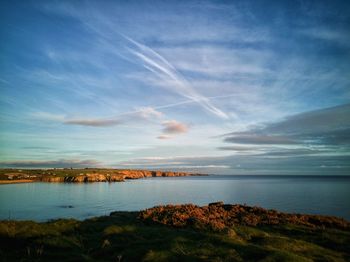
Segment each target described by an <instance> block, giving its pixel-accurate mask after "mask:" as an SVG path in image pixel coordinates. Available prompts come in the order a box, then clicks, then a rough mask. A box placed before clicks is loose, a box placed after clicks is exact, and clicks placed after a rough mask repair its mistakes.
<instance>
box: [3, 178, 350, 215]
mask: <svg viewBox="0 0 350 262" xmlns="http://www.w3.org/2000/svg"><path fill="white" fill-rule="evenodd" d="M217 201H223V202H224V203H226V204H246V205H250V206H260V207H263V208H267V209H275V210H279V211H283V212H288V213H305V214H320V215H329V216H337V217H342V218H345V219H347V220H349V221H350V176H282V175H281V176H278V175H273V176H261V175H259V176H252V175H250V176H229V175H225V176H223V175H210V176H193V177H154V178H144V179H137V180H127V181H126V182H114V183H108V182H96V183H79V184H78V183H42V182H38V183H25V184H6V185H0V220H7V219H15V220H34V221H48V220H52V219H58V218H75V219H80V220H83V219H86V218H91V217H95V216H104V215H109V214H110V213H111V212H113V211H138V210H143V209H146V208H151V207H153V206H157V205H166V204H186V203H193V204H196V205H207V204H208V203H211V202H217Z"/></svg>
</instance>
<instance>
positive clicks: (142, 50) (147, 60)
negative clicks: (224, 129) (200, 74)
mask: <svg viewBox="0 0 350 262" xmlns="http://www.w3.org/2000/svg"><path fill="white" fill-rule="evenodd" d="M123 37H124V38H125V39H127V40H128V41H129V42H130V43H132V44H133V45H134V46H135V47H136V49H131V48H127V49H128V50H129V52H130V53H132V54H133V55H134V56H136V57H137V58H138V59H139V60H141V61H142V63H143V67H144V68H146V69H147V70H148V71H150V72H152V73H153V74H155V75H156V76H157V77H159V78H160V79H163V80H164V81H169V80H171V81H172V82H173V85H171V87H173V88H171V89H170V91H172V92H175V93H177V94H179V95H181V96H183V97H186V98H187V99H190V100H191V101H194V102H196V103H198V104H199V105H201V106H202V107H203V108H204V109H206V110H207V111H208V112H210V113H212V114H214V115H216V116H218V117H220V118H224V119H227V118H228V115H227V114H226V113H225V112H223V111H222V110H220V109H219V108H217V107H215V106H214V105H212V104H211V102H210V100H209V99H208V98H207V97H204V96H202V95H201V94H199V93H198V92H197V91H196V90H194V89H193V88H192V86H191V85H190V83H189V82H188V81H187V80H186V79H185V78H184V77H183V76H182V75H181V74H180V73H179V72H178V71H177V70H176V68H175V67H174V66H173V65H172V64H171V63H170V62H168V61H167V60H166V59H165V58H164V57H163V56H161V55H160V54H158V53H157V52H156V51H154V50H153V49H151V48H150V47H148V46H145V45H143V44H141V43H139V42H137V41H135V40H133V39H131V38H130V37H127V36H123ZM169 88H170V87H169Z"/></svg>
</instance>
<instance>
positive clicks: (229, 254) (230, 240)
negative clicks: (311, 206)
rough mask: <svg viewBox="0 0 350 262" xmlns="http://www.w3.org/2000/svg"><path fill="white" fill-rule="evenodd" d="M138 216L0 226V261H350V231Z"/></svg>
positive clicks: (119, 213)
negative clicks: (165, 221)
mask: <svg viewBox="0 0 350 262" xmlns="http://www.w3.org/2000/svg"><path fill="white" fill-rule="evenodd" d="M137 215H138V213H137V212H117V213H114V214H113V215H112V216H104V217H97V218H93V219H88V220H85V221H78V220H73V219H60V220H55V221H50V222H45V223H35V222H32V221H1V222H0V242H1V243H2V244H1V246H0V260H1V261H114V262H116V261H349V260H350V254H349V250H350V245H349V243H350V232H349V231H342V230H336V229H313V228H307V227H301V226H296V225H285V226H281V225H279V226H263V227H247V226H239V225H237V226H234V227H232V228H229V229H225V230H223V231H220V232H213V231H210V230H198V229H197V230H196V229H193V228H172V227H168V226H164V225H158V224H152V223H144V222H142V221H140V220H139V219H137Z"/></svg>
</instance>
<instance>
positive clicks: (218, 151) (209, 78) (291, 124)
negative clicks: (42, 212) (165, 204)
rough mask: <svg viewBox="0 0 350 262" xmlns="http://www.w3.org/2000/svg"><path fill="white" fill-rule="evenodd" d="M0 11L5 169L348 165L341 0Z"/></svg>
mask: <svg viewBox="0 0 350 262" xmlns="http://www.w3.org/2000/svg"><path fill="white" fill-rule="evenodd" d="M0 12H1V17H2V23H0V27H1V36H2V39H5V40H6V41H2V43H1V48H0V52H1V53H0V54H1V58H2V59H1V61H2V62H1V64H0V72H1V74H0V89H1V92H0V121H1V123H0V145H1V147H0V166H1V167H27V168H28V167H53V166H54V167H123V168H138V169H139V168H140V169H141V168H150V169H171V170H184V171H196V172H209V173H216V174H324V173H327V174H348V173H349V171H350V168H349V164H348V163H349V162H350V157H349V154H350V150H349V141H350V140H349V135H348V134H349V126H350V117H349V116H350V114H349V113H350V112H349V111H350V106H349V103H350V92H349V84H350V78H349V77H347V75H348V72H349V71H350V63H349V61H350V59H349V58H350V57H349V54H350V52H349V51H350V45H349V43H350V37H349V36H350V32H349V28H350V15H349V14H350V4H349V3H347V2H346V1H340V2H334V1H332V2H328V3H320V2H313V3H308V2H295V3H291V2H290V1H279V2H274V1H271V2H270V1H263V2H259V3H257V2H255V1H254V2H253V1H235V2H232V3H230V2H227V3H222V2H220V3H218V2H217V1H201V2H197V1H184V2H178V1H173V2H163V1H156V2H152V3H151V2H149V1H127V2H126V1H113V2H101V1H89V2H71V1H60V2H48V1H29V2H28V1H27V2H23V1H14V2H13V1H12V2H7V3H2V4H1V8H0Z"/></svg>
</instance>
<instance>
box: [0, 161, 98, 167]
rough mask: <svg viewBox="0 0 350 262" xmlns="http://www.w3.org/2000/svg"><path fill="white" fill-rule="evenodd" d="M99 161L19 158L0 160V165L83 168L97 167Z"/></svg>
mask: <svg viewBox="0 0 350 262" xmlns="http://www.w3.org/2000/svg"><path fill="white" fill-rule="evenodd" d="M100 165H101V163H100V162H98V161H96V160H79V159H60V160H51V161H46V160H42V161H40V160H38V161H30V160H21V161H1V162H0V167H7V168H64V167H65V168H68V167H74V168H83V167H97V166H100Z"/></svg>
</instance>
